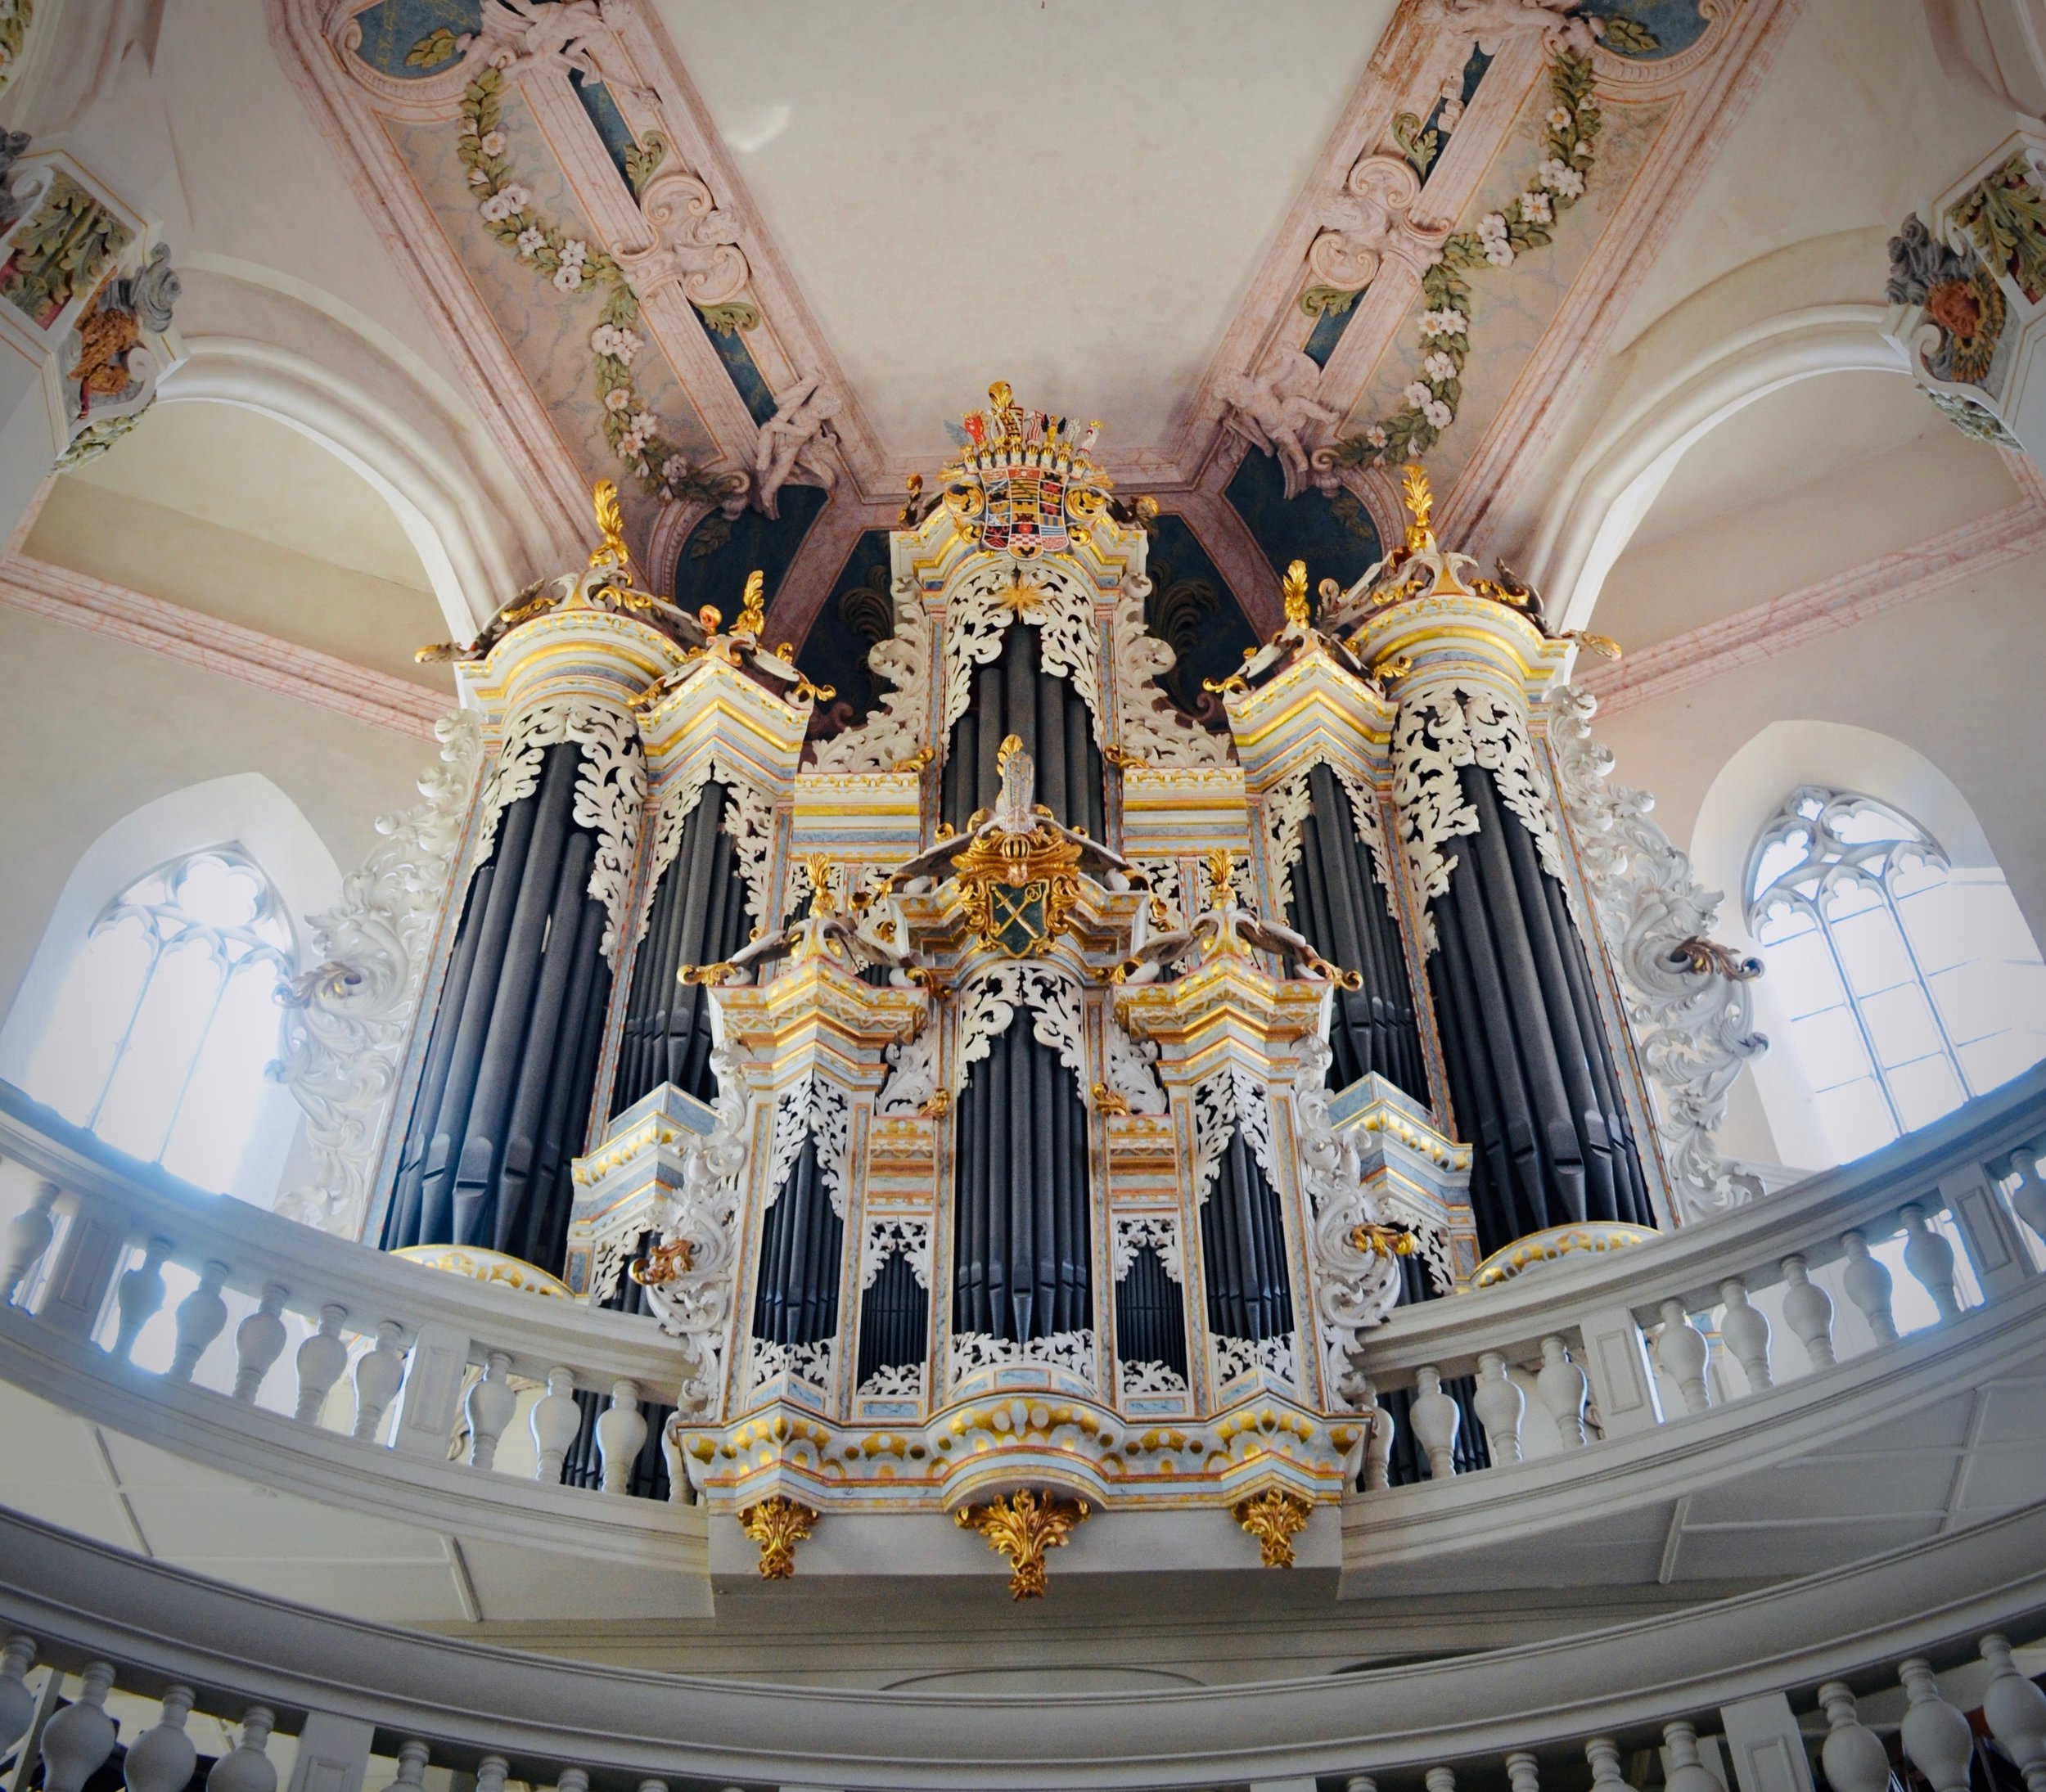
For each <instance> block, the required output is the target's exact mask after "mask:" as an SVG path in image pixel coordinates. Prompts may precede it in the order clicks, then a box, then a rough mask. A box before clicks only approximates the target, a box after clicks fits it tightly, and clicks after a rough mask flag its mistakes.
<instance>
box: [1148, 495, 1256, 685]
mask: <svg viewBox="0 0 2046 1792" xmlns="http://www.w3.org/2000/svg"><path fill="white" fill-rule="evenodd" d="M1145 567H1146V570H1147V572H1148V574H1149V575H1150V578H1151V595H1150V596H1149V597H1147V598H1146V599H1145V600H1144V620H1145V621H1146V622H1147V623H1148V624H1150V626H1151V633H1153V634H1154V635H1156V636H1157V637H1159V638H1160V640H1161V641H1163V642H1166V643H1167V644H1168V645H1169V646H1170V647H1171V649H1172V651H1174V653H1175V654H1177V655H1178V663H1177V664H1174V667H1173V669H1171V671H1169V672H1168V673H1166V674H1165V678H1164V680H1163V682H1164V684H1165V690H1166V692H1167V693H1168V694H1169V696H1170V697H1171V698H1172V700H1173V701H1174V703H1175V704H1177V705H1178V706H1179V707H1180V708H1181V709H1184V710H1185V711H1187V714H1190V715H1199V716H1203V717H1206V715H1209V714H1213V715H1215V716H1216V717H1217V718H1219V716H1220V714H1221V711H1220V709H1219V707H1218V704H1219V700H1218V699H1216V698H1215V697H1212V696H1209V695H1208V694H1207V693H1206V691H1202V690H1201V680H1203V679H1204V678H1227V677H1228V675H1229V674H1230V673H1232V672H1234V671H1235V670H1236V669H1237V668H1238V667H1239V666H1241V665H1242V664H1243V650H1244V649H1245V648H1246V647H1251V646H1256V645H1257V636H1256V635H1255V633H1253V632H1252V630H1251V625H1250V624H1249V623H1248V622H1247V621H1246V620H1245V619H1244V615H1243V606H1242V604H1241V603H1239V602H1238V601H1237V595H1236V593H1235V592H1233V591H1232V590H1231V589H1230V588H1229V585H1228V580H1226V579H1224V578H1223V576H1222V574H1221V573H1220V571H1219V570H1217V568H1216V566H1215V562H1214V561H1213V560H1211V559H1210V557H1209V556H1208V551H1207V550H1206V548H1205V547H1202V546H1201V542H1200V538H1199V537H1197V535H1196V534H1194V533H1193V531H1192V529H1189V528H1187V525H1186V523H1185V521H1184V520H1183V519H1182V518H1180V517H1178V516H1160V517H1159V518H1158V520H1157V525H1156V529H1154V530H1153V532H1152V534H1151V554H1150V557H1149V559H1148V560H1147V561H1146V562H1145Z"/></svg>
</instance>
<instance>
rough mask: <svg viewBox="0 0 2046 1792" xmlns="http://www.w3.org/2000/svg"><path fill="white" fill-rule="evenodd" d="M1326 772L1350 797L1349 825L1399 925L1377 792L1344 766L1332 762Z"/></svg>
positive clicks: (1394, 923)
mask: <svg viewBox="0 0 2046 1792" xmlns="http://www.w3.org/2000/svg"><path fill="white" fill-rule="evenodd" d="M1329 769H1330V770H1331V771H1332V772H1334V773H1335V774H1336V782H1337V783H1339V784H1341V786H1342V787H1343V790H1344V792H1345V795H1348V797H1349V798H1350V826H1352V827H1354V829H1356V831H1357V838H1358V839H1359V840H1360V841H1362V842H1363V844H1364V845H1365V847H1366V848H1368V849H1369V851H1370V853H1371V874H1372V876H1373V877H1375V878H1376V879H1377V880H1378V887H1379V889H1381V890H1383V891H1384V892H1385V896H1386V913H1387V914H1388V915H1390V916H1392V922H1393V925H1394V926H1395V927H1398V926H1401V925H1403V923H1402V922H1401V921H1400V918H1399V894H1398V893H1397V889H1396V887H1395V885H1394V883H1393V880H1392V853H1391V851H1390V849H1389V848H1388V847H1387V846H1386V829H1385V824H1384V822H1382V821H1381V820H1380V818H1379V814H1378V793H1377V791H1376V790H1373V789H1372V787H1371V786H1369V785H1368V784H1367V783H1366V782H1365V781H1363V779H1362V778H1360V777H1358V776H1357V774H1356V773H1355V772H1352V771H1351V770H1350V768H1349V767H1347V766H1344V765H1336V764H1333V763H1332V764H1331V765H1330V767H1329Z"/></svg>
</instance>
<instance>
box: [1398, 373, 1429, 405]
mask: <svg viewBox="0 0 2046 1792" xmlns="http://www.w3.org/2000/svg"><path fill="white" fill-rule="evenodd" d="M1399 396H1400V397H1401V398H1404V399H1405V400H1406V401H1407V403H1409V404H1411V405H1412V406H1413V407H1414V409H1415V410H1417V411H1418V410H1419V409H1420V408H1421V407H1422V405H1424V404H1426V403H1427V402H1428V401H1429V400H1430V399H1431V398H1433V397H1434V396H1435V394H1434V393H1433V392H1432V391H1431V390H1430V389H1429V388H1428V387H1426V385H1422V382H1421V381H1420V380H1415V381H1414V382H1413V385H1410V386H1408V388H1407V389H1405V390H1404V392H1402V393H1401V394H1399Z"/></svg>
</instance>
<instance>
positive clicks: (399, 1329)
mask: <svg viewBox="0 0 2046 1792" xmlns="http://www.w3.org/2000/svg"><path fill="white" fill-rule="evenodd" d="M404 1337H405V1328H404V1327H403V1326H402V1325H400V1324H399V1322H398V1321H396V1320H395V1319H386V1320H384V1321H381V1323H380V1324H379V1325H378V1326H377V1327H376V1344H375V1345H374V1347H373V1348H372V1349H368V1350H365V1351H364V1352H363V1353H362V1355H361V1356H359V1357H358V1358H356V1359H355V1429H354V1433H353V1435H354V1436H356V1437H358V1438H373V1437H375V1436H376V1428H377V1426H378V1425H381V1424H382V1423H383V1422H384V1412H385V1408H387V1407H389V1406H390V1403H391V1402H392V1400H393V1399H394V1398H396V1397H397V1394H398V1390H399V1388H400V1387H402V1386H403V1385H404V1380H405V1348H404Z"/></svg>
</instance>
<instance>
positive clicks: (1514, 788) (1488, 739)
mask: <svg viewBox="0 0 2046 1792" xmlns="http://www.w3.org/2000/svg"><path fill="white" fill-rule="evenodd" d="M1392 756H1393V801H1394V803H1395V805H1396V806H1397V807H1398V808H1399V833H1400V840H1401V844H1403V845H1404V847H1405V848H1406V852H1407V862H1408V867H1409V868H1410V869H1411V870H1412V871H1413V880H1414V888H1415V889H1417V891H1418V892H1419V893H1420V895H1421V899H1422V903H1423V904H1424V906H1425V905H1429V904H1432V903H1434V901H1435V898H1437V897H1438V896H1440V895H1441V894H1443V892H1444V891H1445V890H1447V889H1449V874H1450V873H1451V872H1452V871H1454V870H1455V869H1456V867H1457V860H1456V858H1455V857H1454V856H1453V855H1452V854H1449V853H1444V851H1443V850H1442V849H1443V846H1444V844H1445V843H1446V842H1447V841H1449V840H1454V839H1456V838H1458V837H1459V836H1460V835H1467V834H1475V833H1476V832H1477V831H1478V812H1477V811H1476V809H1475V808H1472V807H1471V805H1470V804H1468V803H1467V802H1466V801H1465V800H1464V798H1463V791H1462V786H1460V785H1459V784H1458V781H1457V771H1458V768H1459V767H1461V766H1466V765H1476V766H1481V767H1483V768H1485V770H1486V771H1488V772H1490V773H1491V774H1492V781H1493V784H1494V786H1495V787H1496V788H1497V789H1498V793H1499V800H1500V802H1501V803H1503V804H1504V805H1505V807H1506V808H1507V811H1508V813H1511V814H1512V815H1513V816H1514V817H1516V819H1518V821H1519V822H1520V823H1521V826H1523V827H1525V829H1526V830H1527V831H1528V834H1529V835H1530V837H1531V838H1532V839H1533V840H1534V849H1535V852H1536V853H1537V854H1538V855H1539V858H1540V859H1541V863H1542V869H1543V870H1544V871H1547V872H1548V874H1549V876H1552V877H1553V878H1554V879H1556V880H1557V882H1558V883H1562V882H1564V876H1563V855H1562V845H1561V844H1560V842H1559V841H1558V840H1557V835H1556V822H1555V817H1554V815H1553V813H1552V811H1551V809H1550V808H1549V803H1548V793H1547V790H1546V789H1545V788H1544V783H1543V779H1542V775H1541V772H1540V770H1539V768H1538V767H1537V766H1536V764H1535V763H1534V748H1533V746H1532V745H1531V744H1530V741H1529V740H1528V736H1527V722H1526V718H1525V717H1524V716H1523V715H1522V714H1521V711H1520V707H1519V705H1516V704H1515V703H1514V702H1512V700H1510V699H1508V698H1507V697H1506V696H1503V694H1502V693H1500V692H1498V691H1491V690H1488V689H1486V688H1485V687H1481V686H1476V685H1468V686H1467V685H1464V684H1462V683H1450V684H1444V685H1439V686H1436V687H1433V688H1431V689H1430V690H1428V691H1422V692H1420V693H1418V694H1417V695H1416V696H1413V697H1412V698H1410V699H1408V700H1407V701H1406V702H1405V703H1404V704H1402V705H1401V706H1400V709H1399V721H1398V723H1396V724H1395V726H1394V728H1393V736H1392ZM1422 933H1423V937H1424V939H1425V941H1426V947H1427V949H1428V950H1429V951H1430V952H1433V951H1434V950H1435V948H1436V945H1437V944H1438V940H1437V938H1436V934H1435V920H1434V917H1433V916H1432V915H1425V916H1424V918H1423V922H1422Z"/></svg>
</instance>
